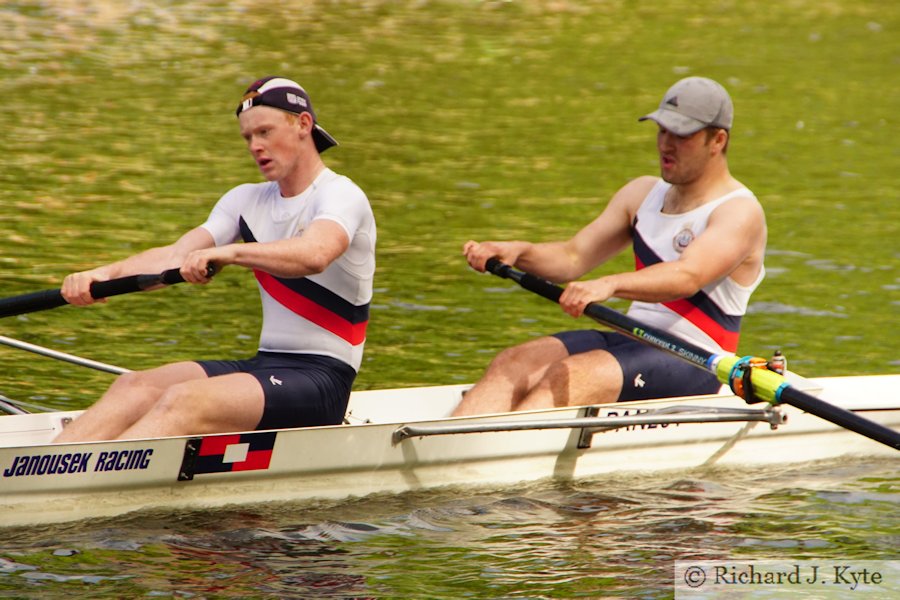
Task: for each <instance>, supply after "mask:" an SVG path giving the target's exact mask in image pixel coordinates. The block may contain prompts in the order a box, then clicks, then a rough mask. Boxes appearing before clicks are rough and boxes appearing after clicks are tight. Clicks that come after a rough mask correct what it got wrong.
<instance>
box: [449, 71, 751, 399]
mask: <svg viewBox="0 0 900 600" xmlns="http://www.w3.org/2000/svg"><path fill="white" fill-rule="evenodd" d="M640 120H641V121H644V120H651V121H654V122H655V123H656V124H657V126H658V129H657V134H656V146H657V152H658V155H659V165H660V176H659V177H654V176H644V177H638V178H637V179H634V180H632V181H630V182H628V183H626V184H625V185H624V186H623V187H622V188H621V189H619V191H618V192H616V193H615V195H613V197H612V199H611V200H610V201H609V203H608V204H607V206H606V208H605V209H604V210H603V212H602V213H601V214H600V215H599V216H598V217H596V218H595V219H594V220H593V221H591V222H590V223H588V224H587V225H586V226H585V227H583V228H582V229H581V230H580V231H578V232H577V233H576V234H575V235H574V236H572V237H571V238H569V239H563V240H559V241H553V242H541V243H532V242H526V241H502V242H498V241H489V242H476V241H472V240H470V241H468V242H466V243H465V245H464V246H463V253H464V254H465V256H466V259H467V260H468V262H469V265H470V266H471V267H473V268H474V269H476V270H478V271H484V269H485V263H486V262H487V260H488V259H489V258H498V259H500V260H501V261H502V262H504V263H506V264H510V265H513V266H515V267H517V268H519V269H522V270H524V271H528V272H531V273H534V274H536V275H539V276H541V277H544V278H546V279H549V280H551V281H557V282H572V283H569V285H568V286H567V287H566V289H565V291H564V292H563V294H562V297H561V298H560V305H561V306H562V308H563V310H565V311H566V312H567V313H569V314H570V315H572V316H573V317H579V316H580V315H581V314H582V313H583V312H584V308H585V306H586V305H587V304H588V303H590V302H604V301H606V300H608V299H610V298H623V299H627V300H631V301H632V303H631V306H630V308H629V310H628V314H629V315H630V316H632V317H633V318H635V319H637V320H639V321H642V322H644V323H648V324H650V325H651V326H654V327H657V328H659V329H662V330H665V331H668V332H670V333H672V334H675V335H677V336H679V337H681V338H683V339H685V340H688V341H690V342H693V343H694V344H697V345H698V346H701V347H703V348H707V349H709V350H710V351H712V352H716V353H733V352H735V351H736V350H737V347H738V339H739V334H740V325H741V317H742V316H743V315H744V314H745V312H746V309H747V305H748V303H749V300H750V294H751V293H752V292H753V290H754V289H756V287H757V286H758V285H759V283H760V282H761V281H762V279H763V276H764V273H765V269H764V267H763V255H764V254H765V248H766V221H765V215H764V214H763V210H762V207H761V206H760V204H759V202H758V201H757V199H756V197H755V196H754V195H753V193H752V192H751V191H750V190H749V189H747V188H746V187H745V186H744V185H743V184H742V183H741V182H740V181H738V180H737V179H735V178H734V177H732V175H731V173H730V171H729V169H728V161H727V158H726V151H727V148H728V142H729V138H730V135H731V128H732V124H733V120H734V108H733V105H732V102H731V98H730V96H729V95H728V92H727V91H726V90H725V88H723V87H722V86H721V85H720V84H718V83H717V82H715V81H713V80H712V79H707V78H704V77H688V78H686V79H682V80H681V81H679V82H677V83H675V85H673V86H672V87H670V88H669V89H668V91H666V93H665V95H663V98H662V100H661V101H660V103H659V108H657V110H655V111H653V112H651V113H649V114H647V115H645V116H643V117H641V118H640ZM629 245H630V247H631V249H632V252H633V254H634V261H635V266H636V268H635V270H634V271H627V272H621V273H614V274H609V273H608V272H607V273H606V274H602V275H599V276H598V275H594V276H593V277H594V278H591V279H586V280H581V279H582V277H584V276H585V275H586V274H588V273H589V272H590V271H592V270H593V269H595V268H597V267H599V266H600V265H602V264H604V263H606V262H607V261H608V260H610V259H611V258H613V257H614V256H616V255H617V254H619V253H620V252H622V251H623V250H625V249H626V248H627V247H629ZM719 387H720V386H719V382H718V381H717V379H716V377H715V376H714V375H712V374H711V373H700V374H698V372H697V369H696V368H695V367H694V366H693V365H691V364H689V363H687V362H686V361H682V360H680V359H678V358H675V357H674V356H672V355H670V354H668V353H666V352H664V351H662V350H659V349H656V348H654V347H652V346H650V345H647V344H644V343H642V342H638V341H636V340H633V339H631V338H629V337H627V336H625V335H623V334H620V333H615V332H609V331H598V330H596V329H593V328H591V329H585V330H576V331H564V332H561V333H556V334H553V335H548V336H546V337H541V338H537V339H532V340H529V341H526V342H524V343H521V344H519V345H517V346H513V347H511V348H508V349H506V350H504V351H502V352H500V354H498V355H497V356H496V357H495V358H494V359H493V361H491V363H490V365H489V366H488V368H487V372H486V373H485V374H484V376H483V377H482V378H481V380H480V381H479V382H478V383H477V384H476V385H475V387H473V388H472V389H471V390H469V391H468V392H467V393H466V395H465V396H464V397H463V400H462V402H461V404H460V405H459V407H458V408H457V410H456V413H455V414H457V415H467V414H475V413H483V412H491V413H493V412H500V411H508V410H528V409H539V408H550V407H555V406H572V405H584V404H594V403H599V402H613V401H617V400H618V401H621V400H640V399H646V398H658V397H671V396H682V395H691V394H704V393H711V392H715V391H718V389H719Z"/></svg>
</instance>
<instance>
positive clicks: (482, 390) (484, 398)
mask: <svg viewBox="0 0 900 600" xmlns="http://www.w3.org/2000/svg"><path fill="white" fill-rule="evenodd" d="M568 355H569V353H568V351H567V350H566V347H565V346H564V345H563V343H562V342H561V341H559V340H558V339H557V338H555V337H542V338H538V339H536V340H531V341H528V342H525V343H524V344H519V345H518V346H513V347H511V348H507V349H506V350H503V351H501V352H500V353H499V354H497V356H495V357H494V360H492V361H491V364H490V365H489V366H488V368H487V371H485V374H484V375H483V376H482V377H481V379H480V380H479V381H478V383H476V384H475V386H474V387H473V388H472V389H470V390H469V391H468V392H466V394H465V395H464V396H463V399H462V401H461V402H460V403H459V406H457V407H456V410H455V411H454V412H453V416H464V415H476V414H482V413H495V412H507V411H510V410H517V408H518V407H517V405H518V404H519V402H520V401H521V400H522V399H523V398H525V397H526V396H527V395H528V393H529V392H530V391H531V388H532V387H534V386H535V385H536V384H537V383H538V381H540V380H541V377H542V376H543V375H544V372H545V371H546V370H547V368H548V367H549V366H550V365H551V364H553V363H554V362H556V361H559V360H562V359H564V358H566V357H567V356H568Z"/></svg>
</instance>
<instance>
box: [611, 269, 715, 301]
mask: <svg viewBox="0 0 900 600" xmlns="http://www.w3.org/2000/svg"><path fill="white" fill-rule="evenodd" d="M607 278H608V280H609V281H610V282H611V283H612V287H613V290H614V291H613V293H612V296H614V297H616V298H622V299H624V300H638V301H640V302H669V301H671V300H678V299H681V298H689V297H690V296H693V295H694V294H696V293H697V292H698V291H700V288H701V286H700V285H699V282H698V281H697V278H696V276H695V275H694V274H693V273H691V272H689V271H686V270H684V269H682V268H679V267H678V266H676V265H675V264H673V263H660V264H657V265H653V266H650V267H646V268H644V269H640V270H639V271H632V272H628V273H617V274H615V275H609V276H608V277H607Z"/></svg>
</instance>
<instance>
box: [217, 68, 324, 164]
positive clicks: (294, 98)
mask: <svg viewBox="0 0 900 600" xmlns="http://www.w3.org/2000/svg"><path fill="white" fill-rule="evenodd" d="M254 106H271V107H272V108H278V109H281V110H284V111H287V112H290V113H294V114H298V115H299V114H301V113H305V112H306V113H309V114H310V115H311V116H312V118H313V132H312V135H313V142H314V143H315V144H316V150H318V151H319V153H322V152H325V151H326V150H328V149H329V148H331V147H332V146H337V145H338V143H337V140H335V139H334V138H333V137H331V134H329V133H328V132H327V131H325V130H324V129H322V126H321V125H319V124H318V123H316V113H315V111H313V107H312V102H311V101H310V99H309V94H307V93H306V90H304V89H303V87H302V86H301V85H300V84H299V83H297V82H296V81H291V80H290V79H285V78H284V77H275V76H273V77H263V78H262V79H259V80H257V81H254V82H253V83H251V84H250V87H248V88H247V91H245V92H244V97H243V98H242V99H241V103H240V104H239V105H238V107H237V110H236V111H235V113H234V114H235V115H240V114H241V113H242V112H244V111H245V110H247V109H249V108H252V107H254Z"/></svg>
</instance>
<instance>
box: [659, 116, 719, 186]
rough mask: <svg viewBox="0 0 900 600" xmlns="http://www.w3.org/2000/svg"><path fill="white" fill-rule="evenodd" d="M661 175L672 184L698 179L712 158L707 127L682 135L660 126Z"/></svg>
mask: <svg viewBox="0 0 900 600" xmlns="http://www.w3.org/2000/svg"><path fill="white" fill-rule="evenodd" d="M656 147H657V150H658V151H659V169H660V176H661V177H662V178H663V180H664V181H666V182H668V183H671V184H675V185H678V184H686V183H690V182H692V181H695V180H696V179H698V178H699V177H700V176H701V175H702V174H703V172H704V171H705V170H706V166H707V164H708V163H709V161H710V159H711V158H712V152H711V147H710V140H709V136H708V135H707V132H706V130H705V129H701V130H700V131H698V132H696V133H694V134H692V135H688V136H680V135H676V134H674V133H672V132H671V131H669V130H668V129H666V128H664V127H662V126H660V127H659V131H658V132H657V134H656Z"/></svg>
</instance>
